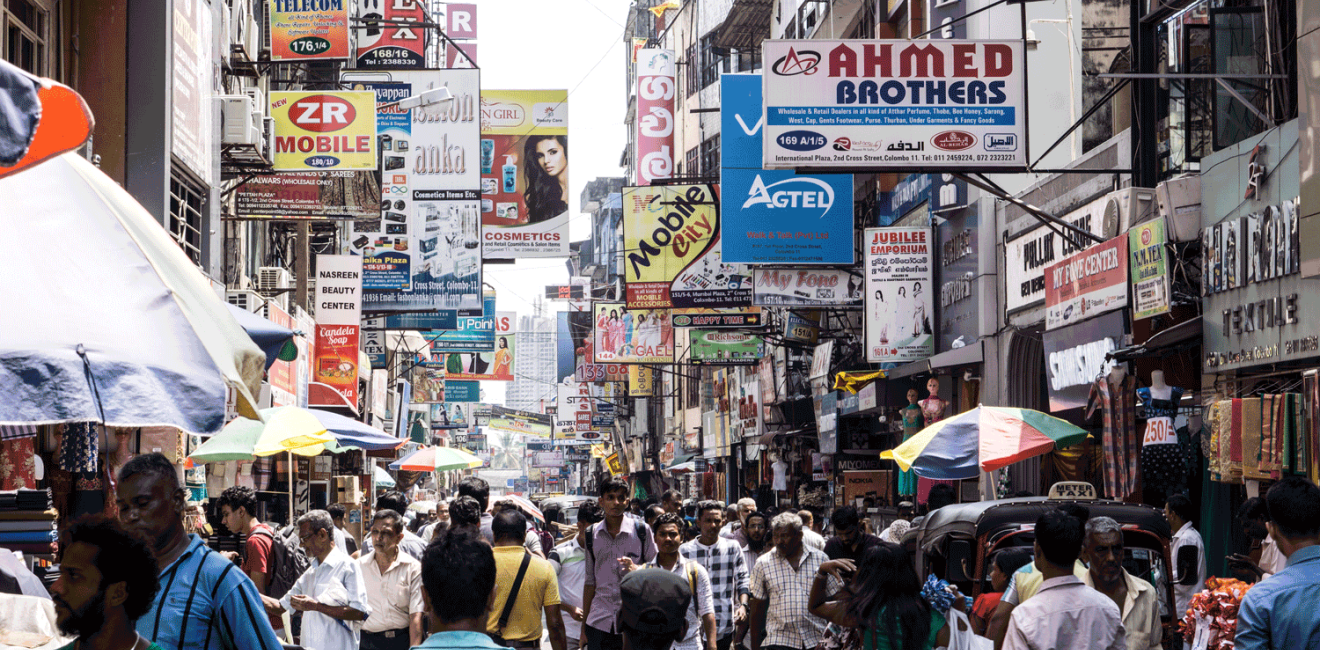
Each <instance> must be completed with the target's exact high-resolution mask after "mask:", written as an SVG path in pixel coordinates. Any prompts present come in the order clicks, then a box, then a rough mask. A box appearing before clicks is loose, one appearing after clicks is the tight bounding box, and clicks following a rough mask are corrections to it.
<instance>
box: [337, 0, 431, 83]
mask: <svg viewBox="0 0 1320 650" xmlns="http://www.w3.org/2000/svg"><path fill="white" fill-rule="evenodd" d="M357 3H358V13H357V15H358V16H361V21H362V22H361V23H359V27H357V28H356V29H354V30H353V31H354V32H355V33H354V38H355V39H356V41H357V66H356V67H357V68H358V69H359V70H364V69H371V68H393V69H396V70H397V69H402V68H422V67H425V66H426V40H427V31H428V30H427V29H426V28H424V27H421V26H417V25H414V24H409V23H424V22H426V12H425V11H423V9H422V7H423V5H422V3H421V2H416V1H410V2H390V1H387V2H379V1H378V0H357ZM373 20H379V21H381V23H384V24H381V23H375V24H373V23H372V21H373Z"/></svg>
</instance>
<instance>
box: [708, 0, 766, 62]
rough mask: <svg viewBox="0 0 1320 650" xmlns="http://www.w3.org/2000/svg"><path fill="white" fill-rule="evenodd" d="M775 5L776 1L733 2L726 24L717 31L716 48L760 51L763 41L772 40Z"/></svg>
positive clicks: (745, 0) (747, 0)
mask: <svg viewBox="0 0 1320 650" xmlns="http://www.w3.org/2000/svg"><path fill="white" fill-rule="evenodd" d="M774 4H775V2H774V0H733V6H732V7H730V8H729V13H728V15H727V16H726V17H725V18H724V24H722V25H720V27H719V29H716V30H715V38H714V41H713V44H714V45H715V47H724V48H734V49H737V50H738V51H740V52H741V51H746V50H753V49H755V50H759V49H760V48H761V41H762V40H764V39H767V38H770V19H771V17H772V16H773V15H774Z"/></svg>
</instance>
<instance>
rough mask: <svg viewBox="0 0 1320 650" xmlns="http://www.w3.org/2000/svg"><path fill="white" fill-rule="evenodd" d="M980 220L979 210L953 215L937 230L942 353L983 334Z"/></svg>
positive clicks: (940, 344) (950, 214)
mask: <svg viewBox="0 0 1320 650" xmlns="http://www.w3.org/2000/svg"><path fill="white" fill-rule="evenodd" d="M979 228H980V219H979V215H978V214H977V211H976V210H975V209H967V210H960V211H958V212H950V213H949V214H948V217H947V220H946V222H945V223H943V224H941V225H940V226H939V227H938V228H936V230H935V235H936V237H937V239H938V242H939V248H938V249H937V250H938V251H939V258H940V261H939V267H938V269H937V271H938V273H939V279H940V308H939V319H940V327H939V336H940V342H939V350H940V351H941V352H943V351H947V350H951V349H953V346H954V345H955V342H956V341H957V340H958V339H959V338H962V339H963V342H967V341H971V340H975V339H976V337H977V336H978V335H979V334H980V332H979V323H978V321H979V315H980V313H981V312H980V307H981V305H980V303H981V301H980V299H979V295H978V294H977V293H976V290H975V287H976V273H977V264H978V255H977V253H978V249H979V246H980V244H981V236H980V233H979V232H978V231H979Z"/></svg>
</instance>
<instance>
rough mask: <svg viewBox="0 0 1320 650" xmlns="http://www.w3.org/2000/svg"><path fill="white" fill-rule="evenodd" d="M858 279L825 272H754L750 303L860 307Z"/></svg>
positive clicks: (852, 276)
mask: <svg viewBox="0 0 1320 650" xmlns="http://www.w3.org/2000/svg"><path fill="white" fill-rule="evenodd" d="M862 283H863V280H862V277H861V276H860V275H856V274H853V273H850V272H848V271H835V270H829V269H756V270H755V271H754V272H753V273H752V302H753V303H755V304H757V305H763V306H774V307H782V306H796V307H858V308H860V307H861V306H862Z"/></svg>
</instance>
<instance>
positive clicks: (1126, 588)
mask: <svg viewBox="0 0 1320 650" xmlns="http://www.w3.org/2000/svg"><path fill="white" fill-rule="evenodd" d="M1082 558H1083V559H1085V560H1086V564H1087V566H1088V567H1090V569H1089V570H1088V572H1087V574H1086V577H1085V578H1082V583H1083V584H1085V585H1086V586H1088V587H1092V588H1094V589H1096V590H1097V591H1099V592H1100V593H1102V594H1104V595H1106V596H1109V599H1110V600H1112V601H1114V605H1116V606H1117V607H1118V610H1119V612H1121V613H1122V617H1123V632H1124V634H1125V636H1126V639H1127V650H1158V648H1159V647H1160V640H1161V638H1162V636H1163V628H1161V627H1160V597H1159V593H1158V592H1157V591H1155V587H1153V586H1151V584H1150V583H1149V582H1146V581H1145V580H1142V579H1141V578H1138V577H1136V576H1134V575H1132V574H1131V573H1128V572H1127V569H1124V568H1123V527H1122V526H1120V525H1118V522H1117V521H1114V520H1113V519H1112V518H1110V517H1095V518H1092V519H1090V520H1089V521H1087V522H1086V542H1085V543H1084V544H1083V546H1082Z"/></svg>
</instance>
